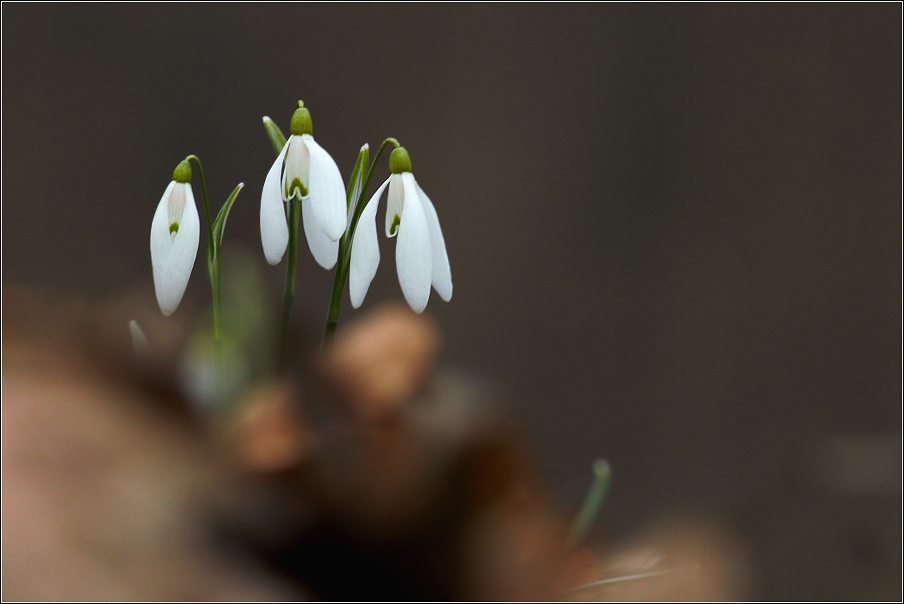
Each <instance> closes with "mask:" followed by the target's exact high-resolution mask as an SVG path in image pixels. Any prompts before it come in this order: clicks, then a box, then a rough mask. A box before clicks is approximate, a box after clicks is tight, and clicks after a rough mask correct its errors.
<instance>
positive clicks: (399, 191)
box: [386, 172, 410, 237]
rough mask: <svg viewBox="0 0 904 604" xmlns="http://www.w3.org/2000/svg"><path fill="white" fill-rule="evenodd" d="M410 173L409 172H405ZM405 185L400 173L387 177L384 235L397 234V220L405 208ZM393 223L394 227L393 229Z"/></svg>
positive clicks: (391, 235)
mask: <svg viewBox="0 0 904 604" xmlns="http://www.w3.org/2000/svg"><path fill="white" fill-rule="evenodd" d="M407 174H410V172H407ZM404 191H405V187H404V185H403V184H402V175H401V174H393V175H392V176H390V177H389V194H388V195H387V196H386V236H387V237H395V236H396V235H398V234H399V221H400V220H401V218H402V212H403V211H404V210H405V193H404ZM393 225H395V228H394V229H393Z"/></svg>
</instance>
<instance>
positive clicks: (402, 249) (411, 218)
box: [348, 147, 452, 313]
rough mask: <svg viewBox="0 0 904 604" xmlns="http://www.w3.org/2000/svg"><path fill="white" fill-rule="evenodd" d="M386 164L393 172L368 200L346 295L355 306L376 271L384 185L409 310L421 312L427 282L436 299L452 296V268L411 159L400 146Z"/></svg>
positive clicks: (388, 221) (388, 222)
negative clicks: (380, 206) (378, 208)
mask: <svg viewBox="0 0 904 604" xmlns="http://www.w3.org/2000/svg"><path fill="white" fill-rule="evenodd" d="M389 168H390V171H391V172H392V174H391V175H390V176H389V178H388V179H386V182H384V183H383V184H382V185H380V188H379V189H377V191H376V192H375V193H374V195H373V197H371V198H370V201H369V202H367V205H366V206H365V207H364V210H363V211H362V212H361V217H360V219H359V222H358V227H357V229H356V231H355V236H354V241H353V242H352V257H351V262H350V265H349V286H348V287H349V295H350V298H351V302H352V306H353V307H354V308H358V307H359V306H361V304H362V303H363V302H364V296H365V295H366V294H367V289H368V288H369V287H370V282H371V281H372V280H373V278H374V275H375V274H376V272H377V265H378V264H379V263H380V249H379V247H378V245H377V227H376V215H377V206H378V205H379V203H380V197H381V196H382V195H383V191H384V190H385V189H386V187H387V186H388V187H389V193H388V195H387V200H388V201H387V208H386V236H387V237H395V236H396V235H398V243H397V244H396V268H397V269H398V273H399V284H400V285H401V286H402V293H403V294H404V296H405V300H406V301H407V302H408V305H409V306H411V309H412V310H414V312H416V313H421V312H423V310H424V308H426V307H427V300H428V299H429V298H430V287H431V285H432V286H433V288H434V289H435V290H436V292H437V293H438V294H439V296H440V298H442V299H443V300H445V301H446V302H448V301H449V300H450V299H452V273H451V271H450V269H449V257H448V255H447V254H446V243H445V240H444V239H443V232H442V229H440V226H439V218H438V217H437V215H436V209H435V208H434V207H433V203H432V202H431V201H430V198H429V197H427V195H426V194H425V193H424V190H423V189H421V187H420V185H418V183H417V181H416V180H415V179H414V174H412V173H411V160H410V158H409V157H408V152H407V151H405V149H404V147H398V148H396V149H395V150H393V152H392V153H391V154H390V156H389Z"/></svg>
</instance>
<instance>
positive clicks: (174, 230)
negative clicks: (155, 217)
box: [169, 222, 179, 235]
mask: <svg viewBox="0 0 904 604" xmlns="http://www.w3.org/2000/svg"><path fill="white" fill-rule="evenodd" d="M178 232H179V223H178V222H174V223H173V224H171V225H169V234H170V235H175V234H176V233H178Z"/></svg>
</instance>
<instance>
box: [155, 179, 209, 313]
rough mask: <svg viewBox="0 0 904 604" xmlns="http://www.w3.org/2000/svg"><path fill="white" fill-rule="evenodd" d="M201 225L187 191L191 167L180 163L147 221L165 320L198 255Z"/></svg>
mask: <svg viewBox="0 0 904 604" xmlns="http://www.w3.org/2000/svg"><path fill="white" fill-rule="evenodd" d="M200 234H201V223H200V220H199V219H198V208H197V207H196V206H195V197H194V195H193V194H192V191H191V166H190V165H189V163H188V162H187V161H182V162H181V163H180V164H179V165H178V166H176V169H175V171H174V172H173V181H172V182H171V183H170V184H169V186H168V187H167V188H166V191H164V193H163V197H162V198H161V199H160V203H159V204H158V205H157V211H156V213H155V214H154V219H153V221H151V266H152V267H153V271H154V289H155V291H156V292H157V303H158V304H159V305H160V311H161V312H162V313H163V315H164V316H166V317H168V316H170V315H171V314H173V312H174V311H175V310H176V307H178V306H179V302H180V301H181V300H182V295H183V294H184V293H185V287H186V285H188V277H189V275H191V269H192V267H193V266H194V265H195V257H196V256H197V255H198V240H199V237H200Z"/></svg>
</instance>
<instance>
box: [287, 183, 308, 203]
mask: <svg viewBox="0 0 904 604" xmlns="http://www.w3.org/2000/svg"><path fill="white" fill-rule="evenodd" d="M296 190H298V193H299V194H300V196H301V197H302V198H304V197H307V196H308V188H307V187H305V186H304V185H303V184H301V181H300V180H299V179H298V178H293V179H292V182H291V183H289V189H288V190H287V191H286V199H292V195H294V194H295V191H296Z"/></svg>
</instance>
